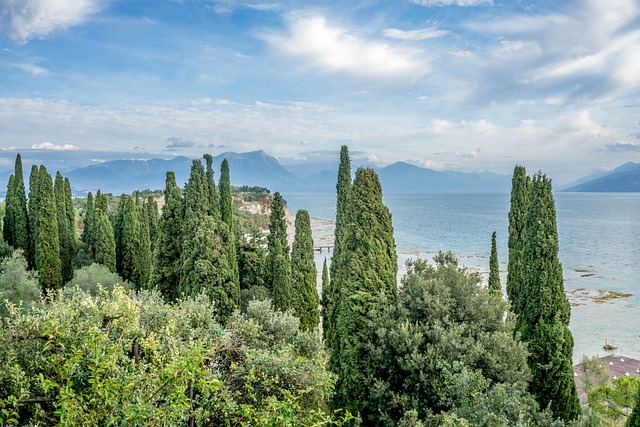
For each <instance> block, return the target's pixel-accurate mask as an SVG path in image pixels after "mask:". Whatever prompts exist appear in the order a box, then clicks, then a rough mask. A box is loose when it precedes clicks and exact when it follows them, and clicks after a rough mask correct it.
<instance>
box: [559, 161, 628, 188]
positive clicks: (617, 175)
mask: <svg viewBox="0 0 640 427" xmlns="http://www.w3.org/2000/svg"><path fill="white" fill-rule="evenodd" d="M580 181H582V182H577V183H574V185H571V186H569V187H567V188H565V189H563V190H562V191H567V192H593V193H608V192H616V193H630V192H640V163H632V162H628V163H625V164H623V165H621V166H618V167H617V168H615V169H614V170H612V171H611V172H609V173H606V174H598V175H597V176H594V177H591V179H588V180H586V181H585V180H584V179H582V180H580Z"/></svg>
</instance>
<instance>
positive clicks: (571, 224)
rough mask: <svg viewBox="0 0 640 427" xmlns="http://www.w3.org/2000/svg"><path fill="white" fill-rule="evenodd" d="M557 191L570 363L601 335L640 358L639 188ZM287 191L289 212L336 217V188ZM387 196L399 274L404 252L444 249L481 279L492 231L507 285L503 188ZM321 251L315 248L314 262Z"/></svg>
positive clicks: (428, 254)
mask: <svg viewBox="0 0 640 427" xmlns="http://www.w3.org/2000/svg"><path fill="white" fill-rule="evenodd" d="M554 196H555V199H556V211H557V222H558V238H559V245H560V252H559V258H560V261H561V262H562V266H563V271H564V281H565V290H566V291H567V294H568V296H569V300H570V302H571V305H572V311H571V323H570V325H569V327H570V329H571V331H572V333H573V337H574V340H575V346H574V357H573V358H574V362H578V361H579V359H580V357H581V356H582V355H599V356H603V355H605V354H608V353H606V352H605V351H604V350H603V348H602V346H603V345H604V344H605V342H608V343H613V344H615V345H617V346H618V349H617V350H615V352H616V353H618V354H623V355H626V356H629V357H633V358H636V359H640V336H639V334H640V327H639V325H640V309H639V306H640V295H639V294H640V262H639V259H640V215H639V213H640V194H638V193H556V194H555V195H554ZM284 197H285V199H286V200H287V203H288V206H289V210H290V211H291V213H292V214H294V213H295V212H296V211H297V210H298V209H306V210H308V211H309V214H310V215H311V216H312V217H316V218H321V219H326V220H334V218H335V194H288V195H284ZM384 203H385V204H386V205H387V206H388V207H389V210H390V211H391V214H392V218H393V226H394V235H395V239H396V247H397V252H398V259H399V263H400V264H401V266H400V267H401V269H400V270H401V273H402V272H403V268H402V267H403V264H404V261H406V259H408V258H416V257H421V258H428V259H430V258H432V257H433V255H434V254H435V253H437V252H438V251H439V250H442V251H452V252H453V253H455V254H456V255H457V256H458V257H459V259H460V264H461V265H464V266H465V267H467V268H469V269H470V270H473V271H478V272H479V273H480V274H481V275H482V276H483V277H484V278H486V277H487V275H488V270H489V252H490V249H491V233H492V232H493V231H496V233H497V243H498V257H499V259H500V269H501V278H502V281H503V286H504V282H505V281H506V276H507V275H506V268H507V230H508V212H509V195H508V194H415V195H387V196H385V197H384ZM319 233H325V234H326V233H327V231H326V230H321V231H319ZM321 237H322V236H320V238H321ZM314 238H316V237H315V235H314ZM325 256H329V255H328V254H327V253H326V252H325V253H324V254H317V256H316V260H317V262H318V264H319V265H321V262H322V260H323V258H324V257H325ZM626 294H630V295H629V296H625V295H626Z"/></svg>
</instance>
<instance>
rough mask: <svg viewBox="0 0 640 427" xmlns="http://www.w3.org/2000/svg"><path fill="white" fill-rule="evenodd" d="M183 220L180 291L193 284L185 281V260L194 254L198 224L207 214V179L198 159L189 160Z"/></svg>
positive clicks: (189, 287)
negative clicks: (189, 169)
mask: <svg viewBox="0 0 640 427" xmlns="http://www.w3.org/2000/svg"><path fill="white" fill-rule="evenodd" d="M183 194H184V222H183V232H182V239H183V240H182V249H181V256H182V259H181V260H180V264H181V267H180V268H181V280H180V288H181V291H180V293H183V292H187V290H188V289H191V288H192V287H193V286H194V284H192V283H188V282H187V280H188V279H187V278H188V276H187V274H188V273H189V272H188V271H187V266H186V261H187V260H188V259H189V258H191V257H193V256H194V253H193V251H194V248H195V240H194V239H195V237H196V232H197V231H198V229H199V228H200V224H201V223H202V221H204V218H205V217H206V216H207V215H208V211H209V198H208V190H207V181H206V175H205V172H204V168H203V167H202V163H200V161H199V160H193V161H192V162H191V172H190V173H189V179H188V180H187V183H186V184H185V187H184V193H183Z"/></svg>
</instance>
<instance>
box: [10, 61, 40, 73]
mask: <svg viewBox="0 0 640 427" xmlns="http://www.w3.org/2000/svg"><path fill="white" fill-rule="evenodd" d="M9 65H10V66H11V67H14V68H18V69H20V70H22V71H25V72H27V73H29V74H33V75H34V76H39V75H41V74H46V73H47V70H46V69H44V68H42V67H38V66H37V65H32V64H22V63H13V64H9Z"/></svg>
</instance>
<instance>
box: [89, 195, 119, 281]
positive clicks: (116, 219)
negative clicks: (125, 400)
mask: <svg viewBox="0 0 640 427" xmlns="http://www.w3.org/2000/svg"><path fill="white" fill-rule="evenodd" d="M125 202H126V198H125V195H124V194H123V195H122V196H120V202H119V203H118V210H116V211H115V212H114V213H113V214H112V217H113V219H112V221H111V225H112V226H113V237H114V239H115V241H116V272H117V273H118V274H120V277H122V274H121V271H122V221H123V214H124V204H125ZM93 215H95V212H94V214H93Z"/></svg>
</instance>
